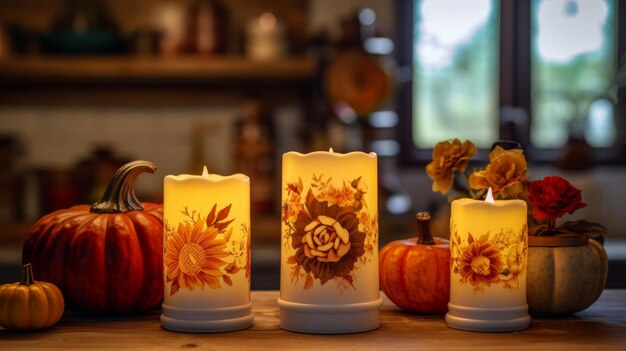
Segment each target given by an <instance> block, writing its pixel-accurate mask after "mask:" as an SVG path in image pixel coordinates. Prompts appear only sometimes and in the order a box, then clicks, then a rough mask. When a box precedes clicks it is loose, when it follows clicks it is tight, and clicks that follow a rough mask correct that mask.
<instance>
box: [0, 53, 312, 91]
mask: <svg viewBox="0 0 626 351" xmlns="http://www.w3.org/2000/svg"><path fill="white" fill-rule="evenodd" d="M315 73H316V64H315V61H314V60H313V59H311V58H308V57H295V58H286V59H281V60H277V61H267V62H261V61H252V60H249V59H247V58H245V57H241V56H207V57H191V56H189V57H176V58H160V57H133V56H117V57H33V58H19V57H16V58H9V59H4V60H0V81H2V82H3V83H0V84H2V85H6V84H7V83H17V84H31V83H59V84H64V83H74V82H80V83H93V84H99V83H106V82H115V83H132V82H153V81H176V82H211V81H264V80H270V81H284V82H293V81H307V80H310V79H311V78H312V77H314V75H315Z"/></svg>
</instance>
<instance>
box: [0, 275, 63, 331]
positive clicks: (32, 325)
mask: <svg viewBox="0 0 626 351" xmlns="http://www.w3.org/2000/svg"><path fill="white" fill-rule="evenodd" d="M23 268H24V269H23V271H22V281H21V282H19V283H14V284H4V285H1V286H0V326H3V327H5V328H7V329H15V330H38V329H44V328H48V327H51V326H53V325H54V324H56V322H58V321H59V319H61V316H62V315H63V309H64V308H65V304H64V301H63V295H62V294H61V291H59V288H57V287H56V286H54V284H50V283H46V282H41V281H35V279H34V278H33V267H32V266H31V265H30V264H26V265H24V267H23Z"/></svg>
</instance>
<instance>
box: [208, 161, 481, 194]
mask: <svg viewBox="0 0 626 351" xmlns="http://www.w3.org/2000/svg"><path fill="white" fill-rule="evenodd" d="M202 176H203V177H205V178H208V177H209V170H208V169H206V166H204V168H203V169H202ZM489 190H490V191H491V188H489Z"/></svg>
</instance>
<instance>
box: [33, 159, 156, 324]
mask: <svg viewBox="0 0 626 351" xmlns="http://www.w3.org/2000/svg"><path fill="white" fill-rule="evenodd" d="M155 170H156V166H155V165H154V164H153V163H151V162H148V161H134V162H130V163H127V164H126V165H124V166H122V167H121V168H120V169H119V170H118V171H117V172H116V173H115V175H114V176H113V178H112V180H111V182H110V183H109V185H108V187H107V189H106V191H105V193H104V196H103V197H102V200H100V201H99V202H96V203H95V204H94V205H93V206H89V205H78V206H74V207H71V208H68V209H65V210H58V211H55V212H52V213H50V214H48V215H46V216H44V217H42V218H41V219H40V220H39V221H38V222H37V223H36V224H35V225H34V226H33V228H32V229H31V231H30V233H29V234H28V236H27V237H26V241H25V242H24V249H23V253H22V261H23V262H25V263H28V262H30V263H32V265H33V269H34V270H35V271H37V272H39V277H40V279H41V280H44V281H47V282H50V283H53V284H55V285H56V286H57V287H59V289H61V291H62V292H63V296H64V297H65V300H66V303H67V306H68V308H70V309H73V310H78V311H88V312H96V313H129V312H137V311H142V310H147V309H151V308H154V307H157V306H159V304H160V303H161V302H162V300H163V207H162V205H159V204H152V203H143V204H142V203H141V202H139V201H138V200H137V198H136V197H135V193H134V181H135V179H136V178H137V176H138V175H139V174H140V173H141V172H150V173H154V171H155Z"/></svg>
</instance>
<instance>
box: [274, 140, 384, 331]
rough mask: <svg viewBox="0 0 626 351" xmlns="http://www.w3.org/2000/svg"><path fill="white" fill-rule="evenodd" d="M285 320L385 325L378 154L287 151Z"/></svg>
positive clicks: (291, 323)
mask: <svg viewBox="0 0 626 351" xmlns="http://www.w3.org/2000/svg"><path fill="white" fill-rule="evenodd" d="M282 187H283V193H282V195H283V196H282V251H281V277H280V278H281V279H280V299H279V300H278V304H279V306H280V323H281V327H282V328H284V329H287V330H292V331H299V332H309V333H347V332H358V331H366V330H371V329H375V328H377V327H378V326H379V324H380V322H379V308H380V305H381V299H380V293H379V285H378V206H377V202H378V193H377V188H378V174H377V157H376V154H374V153H370V154H366V153H363V152H352V153H348V154H340V153H334V152H332V150H330V151H329V152H313V153H310V154H306V155H304V154H300V153H297V152H288V153H286V154H284V155H283V182H282Z"/></svg>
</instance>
